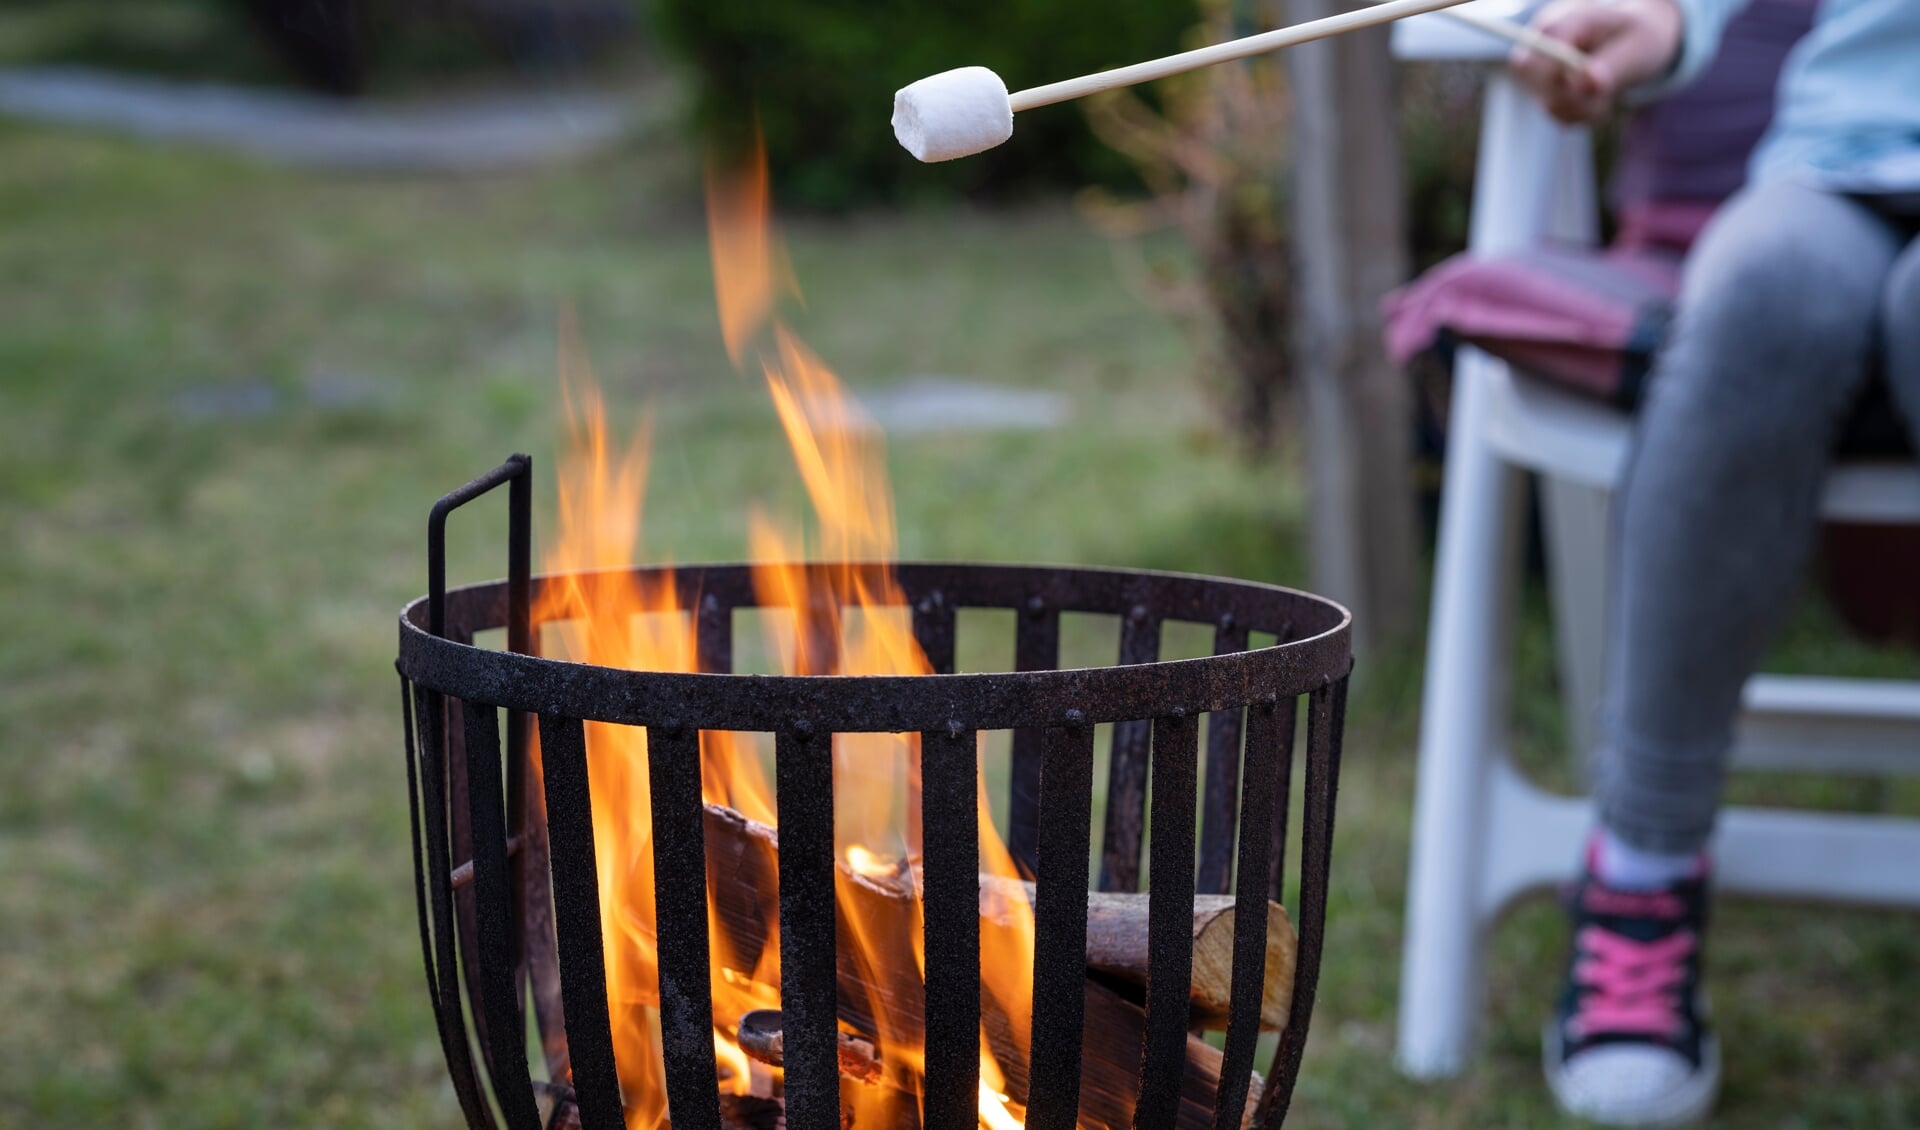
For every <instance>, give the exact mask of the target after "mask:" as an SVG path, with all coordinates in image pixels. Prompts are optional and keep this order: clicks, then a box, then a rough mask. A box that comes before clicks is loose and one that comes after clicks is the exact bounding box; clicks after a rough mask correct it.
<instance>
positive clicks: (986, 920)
mask: <svg viewBox="0 0 1920 1130" xmlns="http://www.w3.org/2000/svg"><path fill="white" fill-rule="evenodd" d="M706 835H707V871H708V874H707V881H708V890H709V891H710V892H712V897H713V900H714V904H715V911H716V913H715V916H714V917H715V919H716V921H717V922H718V923H719V924H720V925H719V931H720V933H721V934H723V935H725V936H724V937H721V938H716V939H715V940H714V943H713V945H714V950H715V954H716V957H719V956H720V955H721V954H726V955H727V957H726V964H727V965H728V966H729V967H730V968H734V969H738V970H751V969H753V968H755V967H756V965H757V964H758V962H759V960H760V957H761V955H762V953H763V952H764V950H765V947H766V946H769V945H772V946H776V947H777V946H778V944H779V933H778V909H777V908H778V906H779V879H778V876H779V871H778V854H777V852H778V844H779V839H778V833H777V831H776V830H775V829H773V828H771V827H769V826H767V825H765V824H759V823H757V822H754V821H751V820H748V819H746V818H745V817H744V816H741V815H740V814H739V813H737V812H734V811H732V810H730V809H726V808H722V807H720V806H717V805H709V806H708V807H707V819H706ZM913 884H914V880H913V877H912V875H911V873H910V872H909V871H908V870H907V869H906V868H905V867H901V868H899V869H896V870H895V871H894V872H892V873H889V874H880V875H865V874H857V873H855V872H853V871H852V870H850V869H849V868H846V867H845V866H841V867H840V868H839V870H838V872H837V875H836V893H837V896H838V898H839V899H840V901H841V905H842V909H843V911H851V914H848V913H843V914H842V915H841V916H840V918H841V922H840V925H839V932H840V936H839V937H838V939H837V949H838V952H839V968H838V982H839V1012H840V1017H841V1019H842V1020H843V1021H844V1022H845V1023H846V1024H847V1025H848V1026H850V1027H852V1028H855V1029H857V1030H859V1031H861V1032H865V1033H869V1034H872V1035H874V1036H876V1037H878V1042H879V1043H880V1044H881V1045H882V1046H881V1049H880V1051H879V1053H878V1054H879V1056H880V1057H881V1058H882V1059H883V1060H884V1058H885V1055H886V1052H885V1050H884V1048H885V1045H886V1044H888V1043H889V1042H892V1041H896V1040H897V1041H905V1042H906V1043H908V1044H910V1045H913V1046H918V1045H919V1044H920V1043H921V1041H922V1039H923V1032H924V1021H923V1008H924V1005H925V1001H924V998H923V997H922V995H921V992H920V977H919V972H918V967H917V966H916V965H915V964H914V958H913V943H914V942H915V941H916V940H917V938H918V932H919V930H920V928H921V927H920V916H919V913H918V908H917V906H916V904H915V901H914V899H913ZM983 886H984V890H983V895H982V904H983V906H982V914H983V921H982V925H983V927H984V928H985V929H1002V928H1005V926H1006V925H1007V923H1008V921H1009V919H1008V918H1007V915H1009V914H1010V913H1011V910H1012V907H1011V904H1010V903H1009V902H1008V899H1009V898H1012V897H1020V898H1029V897H1031V889H1030V888H1028V887H1022V888H1021V889H1020V892H1019V893H1018V894H1017V895H1015V894H1014V893H1013V889H1012V885H1011V883H1010V882H1008V881H1002V880H996V879H993V878H992V877H985V878H984V879H983ZM1088 907H1089V931H1088V932H1089V961H1090V964H1093V965H1095V966H1096V967H1097V968H1101V969H1103V970H1105V969H1107V968H1108V967H1111V968H1112V972H1111V973H1110V975H1112V976H1115V977H1117V978H1119V979H1122V980H1126V981H1133V982H1138V983H1144V981H1145V977H1146V965H1147V960H1146V914H1147V910H1146V896H1144V895H1093V896H1090V897H1089V902H1088ZM849 917H852V918H857V919H859V921H860V923H861V924H862V926H861V930H862V936H861V938H860V940H861V941H863V942H864V943H865V946H864V947H861V946H856V945H855V944H854V941H855V939H854V938H853V937H852V934H851V931H852V929H853V927H852V926H851V925H850V924H849V922H848V921H847V919H848V918H849ZM1268 922H1269V926H1268V971H1269V981H1270V982H1271V981H1273V980H1276V979H1278V980H1281V981H1283V982H1284V985H1283V986H1282V992H1283V994H1286V995H1290V993H1291V988H1292V984H1291V983H1292V973H1293V932H1292V929H1291V927H1290V926H1289V925H1288V924H1287V921H1286V918H1285V915H1284V913H1276V912H1274V910H1272V909H1270V910H1269V917H1268ZM1194 923H1195V925H1194V933H1195V938H1196V942H1197V944H1200V946H1201V948H1200V949H1198V950H1197V951H1196V954H1195V963H1194V971H1195V975H1194V980H1195V984H1196V985H1200V984H1202V981H1203V970H1205V969H1208V968H1209V965H1210V963H1211V965H1213V966H1217V967H1218V968H1219V969H1220V970H1222V971H1223V972H1221V973H1220V974H1219V976H1220V977H1221V981H1220V984H1221V986H1222V987H1221V988H1220V989H1219V990H1218V991H1217V999H1218V1001H1219V1002H1220V1003H1219V1006H1218V1007H1219V1009H1220V1011H1221V1012H1222V1013H1224V1008H1225V1001H1226V999H1227V993H1226V990H1225V988H1224V986H1225V985H1226V984H1227V983H1228V982H1227V980H1226V979H1225V974H1224V970H1226V969H1227V968H1228V967H1230V965H1231V962H1230V960H1229V959H1230V956H1231V952H1232V934H1233V915H1232V900H1231V899H1222V898H1218V897H1216V896H1203V897H1202V899H1199V900H1196V906H1195V915H1194ZM1096 924H1097V925H1096ZM1128 933H1132V934H1135V935H1137V938H1135V939H1134V940H1132V941H1128V940H1127V938H1126V935H1127V934H1128ZM1096 934H1097V935H1098V939H1097V940H1096V938H1095V935H1096ZM1216 947H1219V948H1218V949H1216ZM1203 953H1204V954H1209V955H1213V954H1217V960H1216V959H1215V958H1214V957H1205V958H1203V956H1202V955H1203ZM874 963H879V964H878V965H877V966H876V965H875V964H874ZM1213 975H1214V974H1211V973H1209V974H1205V975H1204V976H1208V977H1210V976H1213ZM1286 995H1283V996H1282V997H1281V998H1280V1000H1281V1002H1282V1004H1281V1008H1280V1015H1281V1016H1282V1017H1284V1015H1285V1011H1284V1002H1285V1000H1286V999H1287V996H1286ZM1086 1002H1087V1003H1086V1008H1087V1014H1086V1024H1085V1029H1084V1031H1085V1035H1084V1036H1083V1038H1082V1059H1081V1103H1080V1124H1081V1126H1083V1127H1085V1128H1087V1130H1104V1128H1109V1127H1110V1128H1112V1130H1130V1128H1131V1126H1132V1122H1133V1102H1134V1098H1135V1095H1136V1091H1137V1088H1138V1085H1139V1072H1140V1055H1141V1048H1142V1046H1143V1043H1144V1040H1145V1034H1146V1012H1145V1010H1144V1009H1142V1008H1141V1007H1140V1005H1139V1004H1137V1003H1135V1002H1133V1001H1129V1000H1127V999H1126V998H1125V997H1123V996H1122V995H1121V994H1120V993H1118V992H1115V991H1114V990H1113V989H1110V988H1108V987H1106V986H1104V985H1101V984H1097V983H1094V982H1091V981H1090V982H1088V985H1087V990H1086ZM1205 1008H1206V1006H1200V1007H1197V1008H1196V1011H1195V1015H1196V1017H1199V1016H1201V1015H1202V1014H1203V1012H1204V1011H1205ZM1263 1012H1264V1010H1263ZM981 1019H982V1027H983V1028H984V1029H985V1031H986V1032H987V1034H988V1038H989V1040H990V1042H991V1044H992V1051H993V1053H994V1058H995V1060H996V1061H997V1062H998V1063H999V1064H1000V1065H1001V1066H1002V1068H1003V1070H1004V1071H1005V1073H1006V1076H1007V1078H1006V1080H1005V1083H1006V1091H1007V1094H1008V1097H1009V1099H1010V1100H1011V1101H1012V1102H1013V1103H1014V1104H1015V1105H1016V1106H1024V1105H1025V1102H1026V1097H1027V1090H1028V1083H1027V1079H1026V1062H1025V1057H1024V1056H1022V1055H1020V1054H1019V1050H1018V1048H1017V1047H1016V1046H1015V1045H1014V1041H1013V1036H1012V1032H1013V1029H1014V1024H1013V1022H1012V1021H1013V1018H1012V1017H1009V1016H1007V1015H1006V1014H1005V1012H1004V1011H1003V1010H1001V1009H1000V1008H999V1006H998V1002H996V1001H995V1000H994V999H993V996H992V994H991V993H988V992H983V993H982V1017H981ZM1024 1024H1025V1021H1024V1018H1022V1020H1021V1024H1020V1026H1021V1027H1024ZM763 1039H764V1034H763ZM842 1062H843V1065H844V1064H845V1063H846V1062H847V1057H846V1056H844V1055H843V1056H842ZM896 1067H897V1065H892V1064H884V1065H883V1068H882V1070H883V1078H884V1080H885V1082H886V1083H887V1084H888V1085H889V1086H896V1087H910V1086H912V1083H911V1081H910V1080H907V1079H905V1078H903V1077H902V1076H901V1075H900V1074H899V1073H898V1071H897V1070H896ZM1220 1067H1221V1053H1220V1052H1219V1051H1218V1050H1217V1049H1215V1048H1213V1047H1212V1046H1210V1045H1208V1044H1207V1043H1205V1042H1204V1041H1202V1040H1200V1039H1198V1038H1192V1039H1189V1040H1188V1042H1187V1055H1186V1068H1185V1072H1184V1074H1183V1077H1182V1099H1181V1105H1180V1113H1179V1116H1178V1118H1177V1120H1176V1130H1210V1128H1211V1126H1212V1119H1213V1098H1214V1095H1215V1093H1216V1091H1217V1088H1218V1086H1219V1080H1220ZM856 1074H859V1075H864V1074H865V1071H864V1069H863V1070H862V1071H861V1072H859V1073H856ZM1260 1087H1261V1082H1260V1079H1259V1077H1258V1076H1257V1075H1256V1076H1255V1077H1254V1085H1253V1088H1252V1091H1251V1096H1250V1098H1249V1100H1248V1107H1247V1109H1248V1112H1249V1114H1250V1112H1251V1111H1252V1109H1253V1106H1254V1104H1255V1103H1256V1102H1257V1101H1258V1098H1259V1094H1260ZM911 1105H912V1104H904V1106H903V1108H902V1109H905V1110H909V1111H910V1108H911ZM902 1117H906V1116H905V1115H903V1116H902ZM876 1130H913V1128H912V1127H911V1126H900V1127H882V1128H876Z"/></svg>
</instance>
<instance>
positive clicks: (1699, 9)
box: [1662, 0, 1920, 191]
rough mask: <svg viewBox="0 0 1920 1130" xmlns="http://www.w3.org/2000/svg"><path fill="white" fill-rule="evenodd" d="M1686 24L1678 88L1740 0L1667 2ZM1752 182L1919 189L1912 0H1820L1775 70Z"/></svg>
mask: <svg viewBox="0 0 1920 1130" xmlns="http://www.w3.org/2000/svg"><path fill="white" fill-rule="evenodd" d="M1674 2H1675V3H1676V4H1677V5H1678V6H1679V8H1680V10H1681V13H1682V15H1683V16H1684V17H1685V19H1686V30H1685V33H1684V40H1683V43H1682V46H1681V49H1680V59H1679V62H1678V63H1677V65H1676V68H1675V73H1674V75H1673V76H1672V78H1671V79H1670V80H1669V81H1668V82H1667V83H1663V84H1662V85H1678V84H1681V83H1684V82H1686V81H1687V80H1688V79H1690V78H1692V77H1693V76H1695V75H1697V74H1698V73H1699V72H1700V70H1701V68H1703V67H1705V66H1706V65H1707V63H1708V62H1710V61H1711V60H1712V59H1713V56H1714V54H1715V53H1716V52H1717V51H1718V50H1719V48H1720V33H1721V30H1722V29H1723V28H1725V27H1726V23H1727V20H1728V19H1730V18H1731V17H1732V16H1733V15H1735V14H1736V13H1738V12H1739V11H1740V10H1741V9H1742V8H1745V7H1746V6H1747V4H1748V3H1749V0H1674ZM1751 173H1752V177H1753V179H1754V180H1761V179H1764V178H1771V177H1776V176H1783V175H1792V176H1802V177H1807V178H1810V179H1812V180H1814V181H1816V182H1818V183H1821V184H1824V185H1827V186H1830V187H1833V188H1836V189H1842V190H1857V191H1876V190H1877V191H1915V190H1920V0H1821V3H1820V7H1819V12H1818V13H1817V15H1816V17H1815V23H1814V27H1813V30H1812V31H1811V32H1809V33H1807V36H1806V38H1804V39H1802V40H1801V41H1800V43H1799V45H1798V46H1796V47H1795V48H1794V50H1793V54H1792V55H1791V56H1789V57H1788V59H1787V63H1786V67H1785V69H1784V70H1783V71H1782V72H1781V76H1780V89H1779V106H1778V109H1777V111H1776V112H1775V114H1774V118H1773V126H1772V128H1771V129H1769V130H1768V132H1767V136H1766V138H1765V139H1764V140H1763V141H1762V142H1761V143H1760V146H1759V148H1757V149H1756V150H1755V151H1754V155H1753V164H1752V169H1751Z"/></svg>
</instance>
